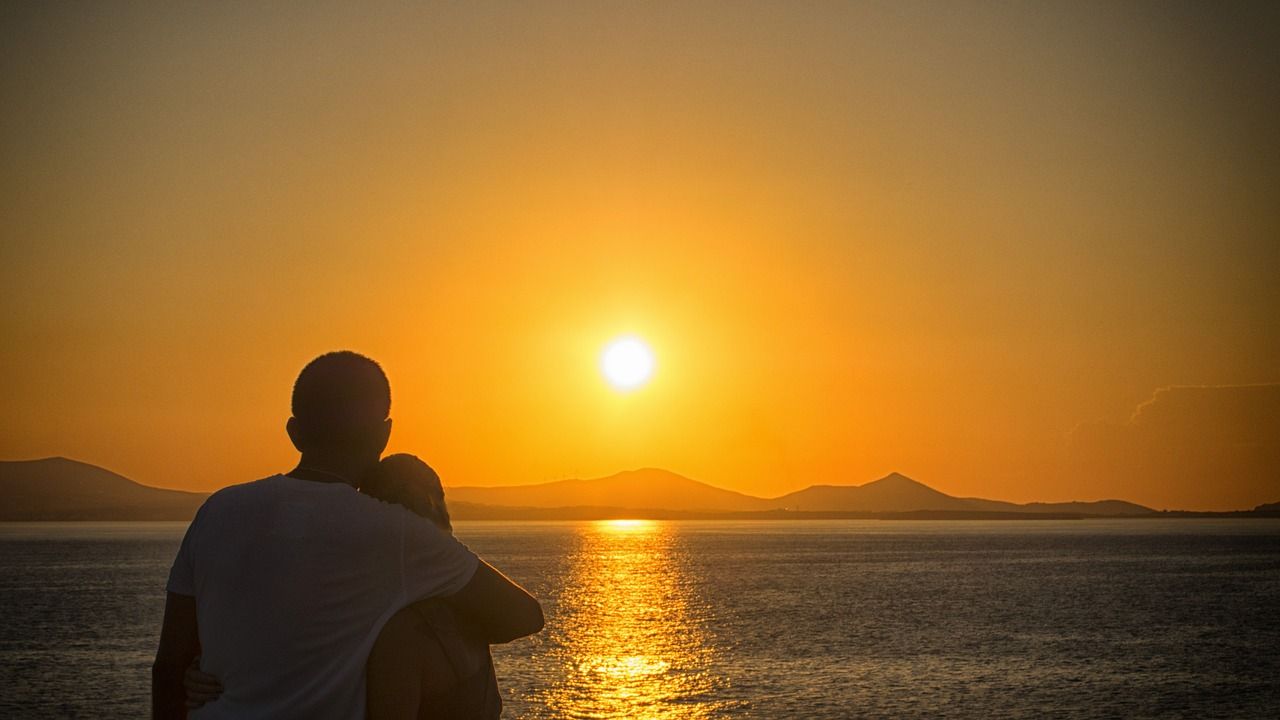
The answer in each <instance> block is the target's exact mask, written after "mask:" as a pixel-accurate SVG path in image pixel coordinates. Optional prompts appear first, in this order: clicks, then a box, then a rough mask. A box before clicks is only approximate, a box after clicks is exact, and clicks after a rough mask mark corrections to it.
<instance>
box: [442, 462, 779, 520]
mask: <svg viewBox="0 0 1280 720" xmlns="http://www.w3.org/2000/svg"><path fill="white" fill-rule="evenodd" d="M445 495H446V496H447V497H448V499H449V502H454V501H458V502H466V503H475V504H478V505H505V506H508V507H526V508H561V507H584V506H590V507H600V508H606V507H607V508H619V509H625V510H656V509H661V510H683V511H698V510H701V511H708V512H740V511H749V510H768V509H770V508H773V507H776V505H775V504H774V503H773V502H772V501H769V500H765V499H763V498H757V497H752V496H750V495H744V494H742V493H739V492H734V491H732V490H723V489H721V488H718V487H713V486H711V485H707V484H706V483H701V482H698V481H697V480H691V479H689V478H687V477H684V476H683V475H678V474H676V473H673V472H671V471H669V470H660V469H657V468H643V469H640V470H628V471H624V472H620V473H616V474H613V475H610V476H608V477H603V478H597V479H594V480H577V479H575V480H556V481H554V482H546V483H539V484H537V485H511V486H506V487H450V488H446V489H445Z"/></svg>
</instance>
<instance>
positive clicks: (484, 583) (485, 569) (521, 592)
mask: <svg viewBox="0 0 1280 720" xmlns="http://www.w3.org/2000/svg"><path fill="white" fill-rule="evenodd" d="M444 600H445V602H447V603H449V604H450V605H451V606H453V608H454V610H456V611H457V612H458V614H459V615H462V616H463V617H465V618H467V619H468V620H470V621H471V622H472V623H474V625H475V626H476V627H477V628H478V629H479V630H480V631H481V632H482V634H483V635H484V637H485V639H486V640H487V641H488V642H489V643H491V644H497V643H506V642H511V641H512V640H515V639H517V638H522V637H525V636H526V635H532V634H534V633H536V632H538V631H539V630H541V629H542V627H543V625H544V623H545V620H544V619H543V616H542V605H541V604H540V603H539V602H538V600H537V599H536V598H535V597H533V596H532V595H530V594H529V593H528V592H527V591H526V590H525V589H524V588H522V587H520V586H519V585H517V584H516V583H515V582H514V581H512V580H511V579H510V578H508V577H507V576H506V575H503V574H502V573H500V572H498V570H497V569H496V568H494V567H493V566H492V565H490V564H489V563H487V562H485V561H483V560H481V561H479V562H478V563H477V564H476V572H475V574H474V575H472V576H471V580H469V581H468V582H467V584H466V585H464V586H463V587H462V589H461V590H459V591H458V592H456V593H454V594H453V595H449V596H446V597H445V598H444Z"/></svg>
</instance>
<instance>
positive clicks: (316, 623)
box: [151, 352, 543, 719]
mask: <svg viewBox="0 0 1280 720" xmlns="http://www.w3.org/2000/svg"><path fill="white" fill-rule="evenodd" d="M292 405H293V417H291V418H290V419H289V422H288V424H287V426H286V427H287V430H288V433H289V438H290V439H291V440H292V441H293V444H294V447H296V448H297V449H298V451H299V452H300V453H301V454H302V456H301V459H300V460H299V462H298V465H297V467H295V468H294V469H293V470H292V471H290V472H289V473H288V474H286V475H276V476H273V477H269V478H266V479H263V480H258V481H255V482H251V483H246V484H243V485H235V486H232V487H229V488H226V489H224V490H221V491H219V492H217V493H214V494H213V495H212V496H210V498H209V499H208V500H207V501H206V502H205V504H204V505H203V506H202V507H201V508H200V510H199V512H197V513H196V517H195V519H194V520H193V521H192V523H191V527H190V528H188V530H187V534H186V537H185V538H183V541H182V547H181V549H180V550H179V551H178V557H177V559H176V560H174V564H173V569H172V571H171V572H170V575H169V583H168V596H167V601H166V605H165V617H164V626H163V628H162V630H161V633H160V647H159V650H158V651H157V653H156V661H155V665H154V666H153V669H152V693H151V697H152V715H153V717H156V718H183V717H186V708H185V694H184V690H183V687H182V676H183V672H184V671H185V669H186V668H187V666H188V665H190V663H191V661H192V659H193V658H194V657H195V656H196V655H200V657H201V660H200V664H201V667H202V669H204V670H206V671H208V672H209V673H211V674H213V675H216V676H217V677H218V678H219V679H221V681H222V685H223V687H224V691H223V693H222V695H221V696H220V697H219V698H218V699H217V700H216V701H214V702H211V703H209V704H208V705H205V706H204V707H202V708H200V709H199V710H198V711H197V712H196V713H195V714H198V715H199V717H201V718H319V719H323V718H335V719H338V718H342V719H346V718H362V717H364V713H365V685H364V670H365V660H366V658H367V657H368V654H369V649H370V647H371V646H372V644H373V642H374V640H375V639H376V638H377V635H378V632H379V630H380V629H381V627H382V625H383V623H385V622H386V620H387V619H388V618H390V617H391V616H392V615H393V614H394V613H396V612H397V611H398V610H400V609H401V608H403V607H405V606H406V605H408V604H409V603H411V602H413V601H415V600H419V599H422V598H428V597H445V598H446V599H447V600H448V602H449V603H450V604H451V605H453V606H454V607H455V608H456V609H457V611H458V612H459V613H462V614H463V615H465V616H467V617H468V619H470V620H471V621H472V622H473V623H474V624H475V625H476V626H477V627H479V628H481V629H482V631H483V632H484V634H485V635H486V636H487V639H488V640H489V641H490V642H495V643H496V642H508V641H510V640H513V639H515V638H517V637H522V636H524V635H529V634H532V633H534V632H537V631H538V630H540V629H541V628H542V623H543V619H542V608H541V606H539V604H538V601H537V600H535V599H534V598H533V597H532V596H530V595H529V594H528V593H527V592H525V591H524V590H523V589H521V588H520V587H519V586H518V585H516V584H515V583H513V582H511V581H510V580H508V579H507V578H506V577H504V576H503V575H502V574H501V573H499V572H498V571H496V570H495V569H493V568H492V567H491V566H489V565H488V564H486V563H484V562H482V561H480V560H479V559H478V558H476V556H475V555H474V554H473V553H471V551H470V550H468V549H467V548H466V547H465V546H463V545H462V544H461V543H459V542H458V541H457V540H455V539H454V538H453V537H452V536H451V535H449V534H448V533H445V532H443V531H441V530H440V529H439V528H437V527H436V526H435V525H434V524H432V523H431V522H430V521H428V520H426V519H425V518H422V517H420V516H418V515H415V514H414V513H412V512H409V511H408V510H406V509H405V508H403V507H400V506H398V505H390V504H386V503H382V502H379V501H377V500H374V499H373V498H370V497H367V496H364V495H361V494H360V493H358V492H357V491H356V489H355V488H356V487H357V485H358V483H359V479H360V477H361V476H362V475H363V474H364V473H366V472H367V471H369V470H371V469H372V468H373V467H374V466H376V465H377V463H378V458H379V456H380V455H381V454H382V451H383V450H384V449H385V447H386V444H387V439H388V437H389V436H390V432H391V420H390V418H389V414H390V409H391V392H390V386H389V384H388V383H387V378H386V375H384V374H383V372H382V369H381V368H380V367H378V365H377V363H375V362H373V361H372V360H370V359H369V358H366V357H364V356H362V355H357V354H356V353H352V352H335V353H329V354H326V355H322V356H320V357H318V358H316V359H315V360H313V361H312V362H311V363H310V364H308V365H307V366H306V367H305V368H304V369H303V371H302V373H301V374H300V375H299V376H298V380H297V382H296V383H295V385H294V389H293V403H292ZM197 620H198V622H197Z"/></svg>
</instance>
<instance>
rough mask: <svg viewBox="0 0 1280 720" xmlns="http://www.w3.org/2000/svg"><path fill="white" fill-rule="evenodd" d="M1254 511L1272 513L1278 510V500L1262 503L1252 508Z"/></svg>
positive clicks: (1279, 507) (1279, 506) (1279, 504)
mask: <svg viewBox="0 0 1280 720" xmlns="http://www.w3.org/2000/svg"><path fill="white" fill-rule="evenodd" d="M1253 511H1254V512H1260V513H1261V512H1265V513H1274V512H1280V502H1273V503H1263V504H1261V505H1259V506H1258V507H1256V508H1254V509H1253Z"/></svg>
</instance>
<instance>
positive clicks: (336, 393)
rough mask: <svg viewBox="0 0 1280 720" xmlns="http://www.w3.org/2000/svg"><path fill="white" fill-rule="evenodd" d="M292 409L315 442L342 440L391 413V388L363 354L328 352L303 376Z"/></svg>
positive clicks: (306, 370)
mask: <svg viewBox="0 0 1280 720" xmlns="http://www.w3.org/2000/svg"><path fill="white" fill-rule="evenodd" d="M292 407H293V417H294V418H296V419H297V420H298V422H300V423H301V424H302V427H303V428H304V429H305V433H306V435H307V437H308V438H309V440H310V441H311V442H317V443H323V444H330V443H337V442H343V441H346V440H350V439H355V437H356V436H358V435H360V434H363V433H364V432H366V431H367V430H368V428H370V427H371V426H373V425H374V424H376V423H378V422H380V421H382V420H385V419H386V418H387V416H388V415H390V413H391V384H390V383H389V382H387V375H386V373H384V372H383V371H382V367H381V366H380V365H378V363H376V362H374V361H373V360H372V359H370V358H367V357H365V356H364V355H361V354H359V353H355V352H351V351H350V350H339V351H337V352H330V353H325V354H324V355H321V356H320V357H318V358H316V359H315V360H312V361H311V362H309V363H307V366H306V367H304V368H302V372H301V373H298V379H297V381H296V382H294V384H293V401H292Z"/></svg>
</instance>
